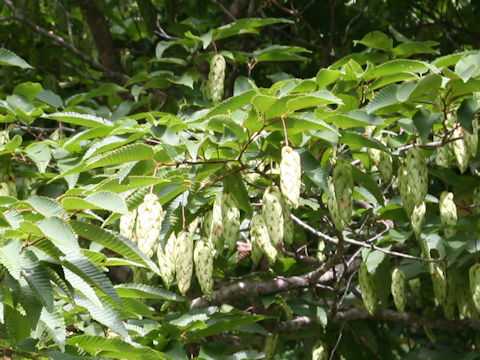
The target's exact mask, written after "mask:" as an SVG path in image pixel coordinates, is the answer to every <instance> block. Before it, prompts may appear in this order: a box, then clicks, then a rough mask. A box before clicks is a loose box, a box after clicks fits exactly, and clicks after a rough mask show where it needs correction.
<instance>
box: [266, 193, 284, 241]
mask: <svg viewBox="0 0 480 360" xmlns="http://www.w3.org/2000/svg"><path fill="white" fill-rule="evenodd" d="M262 215H263V220H264V221H265V225H267V229H268V236H269V237H270V240H271V241H272V245H273V246H275V247H277V245H278V244H282V243H283V237H284V226H285V221H284V214H283V208H282V193H281V192H280V190H279V189H278V188H277V187H276V186H274V185H273V186H269V187H268V188H267V189H266V190H265V192H264V193H263V201H262Z"/></svg>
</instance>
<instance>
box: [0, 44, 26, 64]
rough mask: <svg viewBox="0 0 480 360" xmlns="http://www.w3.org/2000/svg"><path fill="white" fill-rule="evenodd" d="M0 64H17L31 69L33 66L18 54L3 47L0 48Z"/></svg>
mask: <svg viewBox="0 0 480 360" xmlns="http://www.w3.org/2000/svg"><path fill="white" fill-rule="evenodd" d="M0 65H4V66H18V67H21V68H22V69H33V66H31V65H29V64H28V63H27V62H26V61H25V60H23V59H22V58H21V57H20V56H18V55H17V54H15V53H14V52H12V51H10V50H7V49H5V48H0Z"/></svg>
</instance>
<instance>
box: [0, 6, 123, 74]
mask: <svg viewBox="0 0 480 360" xmlns="http://www.w3.org/2000/svg"><path fill="white" fill-rule="evenodd" d="M2 1H3V3H4V4H5V5H6V6H7V7H8V9H9V10H10V11H11V12H12V14H13V15H12V16H11V17H10V18H11V19H14V20H17V21H20V22H21V23H23V24H25V25H27V26H28V27H30V28H31V29H32V30H33V31H35V32H37V33H39V34H40V35H42V36H44V37H46V38H48V39H50V40H52V41H53V44H54V45H56V46H58V47H61V48H64V49H66V50H68V51H70V52H71V53H72V54H74V55H75V56H77V57H78V58H79V59H81V60H82V61H84V62H86V63H87V64H89V65H90V66H91V67H92V68H94V69H96V70H99V71H101V72H103V73H104V74H105V76H107V77H109V78H110V79H112V80H114V81H116V82H118V83H125V82H126V81H127V80H128V79H129V78H130V77H129V76H128V75H126V74H123V73H119V72H117V71H113V70H111V69H109V68H108V67H106V66H104V65H102V64H101V63H99V62H98V61H96V60H95V59H93V58H91V57H89V56H87V55H85V54H84V53H82V52H81V51H80V50H79V49H78V48H76V47H75V46H74V45H72V44H69V43H68V42H66V41H65V40H64V39H63V38H62V37H61V36H58V35H57V34H55V33H53V32H52V31H49V30H47V29H45V28H43V27H41V26H39V25H37V24H35V23H34V22H32V21H31V20H30V19H28V18H26V17H25V16H23V15H21V14H20V13H18V12H17V10H16V9H15V6H14V5H13V4H12V2H11V1H10V0H2Z"/></svg>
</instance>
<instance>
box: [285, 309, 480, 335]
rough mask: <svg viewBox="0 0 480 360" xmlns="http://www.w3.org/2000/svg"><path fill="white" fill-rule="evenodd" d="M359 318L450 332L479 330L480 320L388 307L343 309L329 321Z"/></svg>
mask: <svg viewBox="0 0 480 360" xmlns="http://www.w3.org/2000/svg"><path fill="white" fill-rule="evenodd" d="M361 319H377V320H385V321H392V322H397V323H404V324H407V325H412V326H428V327H430V328H432V329H441V330H447V331H450V332H453V331H458V330H476V331H478V330H480V320H474V319H465V320H446V319H436V318H435V319H434V318H429V317H425V316H421V315H417V314H414V313H407V312H399V311H395V310H389V309H378V310H377V312H376V313H375V314H374V315H373V316H372V315H370V314H369V313H368V311H367V310H366V309H364V308H354V309H349V310H345V311H339V312H337V313H336V314H335V316H334V317H333V319H331V320H330V321H334V322H340V321H354V320H361ZM313 323H314V320H313V319H312V318H309V317H307V316H299V317H296V318H294V319H292V320H287V321H282V322H280V323H278V325H277V331H296V330H299V329H301V328H304V327H305V326H308V325H310V324H313Z"/></svg>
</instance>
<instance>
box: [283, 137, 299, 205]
mask: <svg viewBox="0 0 480 360" xmlns="http://www.w3.org/2000/svg"><path fill="white" fill-rule="evenodd" d="M301 176H302V166H301V164H300V155H299V154H298V152H296V151H295V150H293V149H292V148H291V147H290V146H284V147H283V148H282V159H281V161H280V189H281V191H282V194H283V196H285V198H286V199H287V200H288V202H289V203H290V205H291V206H292V207H293V208H294V209H296V208H297V207H298V201H299V199H300V189H301V187H302V181H301Z"/></svg>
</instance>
